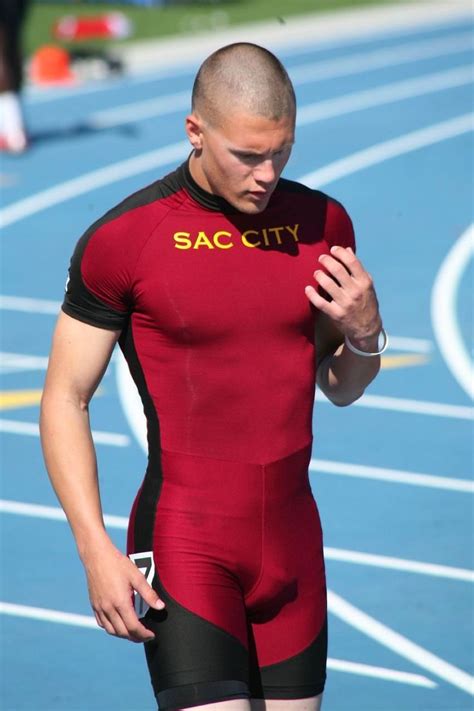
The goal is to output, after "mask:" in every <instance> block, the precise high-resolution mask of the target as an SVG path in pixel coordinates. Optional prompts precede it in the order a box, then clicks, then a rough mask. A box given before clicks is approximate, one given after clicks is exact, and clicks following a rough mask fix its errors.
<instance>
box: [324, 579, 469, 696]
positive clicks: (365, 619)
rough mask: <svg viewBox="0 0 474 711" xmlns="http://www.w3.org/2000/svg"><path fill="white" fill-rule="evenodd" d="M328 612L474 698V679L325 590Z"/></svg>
mask: <svg viewBox="0 0 474 711" xmlns="http://www.w3.org/2000/svg"><path fill="white" fill-rule="evenodd" d="M328 609H329V611H330V612H331V613H332V614H333V615H336V617H338V618H339V619H341V620H343V621H344V622H347V624H349V625H350V626H351V627H354V628H355V629H357V630H359V631H360V632H362V633H363V634H365V635H367V637H370V638H372V639H375V640H376V641H377V642H379V643H380V644H381V645H382V646H384V647H387V648H388V649H391V650H393V651H394V652H396V654H399V655H400V656H401V657H404V658H405V659H409V660H410V661H411V662H414V663H415V664H417V665H418V666H420V667H421V668H422V669H426V670H427V671H429V672H430V673H431V674H434V675H435V676H437V677H439V678H440V679H443V680H444V681H447V682H449V683H450V684H452V685H453V686H456V687H457V688H458V689H461V690H462V691H465V692H466V693H468V694H471V695H474V678H473V677H472V676H471V675H470V674H467V673H466V672H465V671H463V670H462V669H458V667H455V666H454V665H453V664H450V663H449V662H446V661H445V660H444V659H441V658H440V657H438V656H436V655H435V654H433V653H432V652H429V651H428V650H427V649H424V648H423V647H421V646H420V645H418V644H415V643H414V642H412V641H411V640H409V639H407V637H404V636H403V635H401V634H399V633H398V632H395V630H393V629H391V628H390V627H388V626H387V625H384V624H382V623H381V622H379V621H378V620H376V619H375V618H374V617H371V616H370V615H368V614H367V613H365V612H363V611H362V610H359V609H358V608H357V607H355V606H354V605H352V604H351V603H350V602H348V601H347V600H344V598H342V597H340V596H339V595H336V593H334V592H332V591H331V590H328Z"/></svg>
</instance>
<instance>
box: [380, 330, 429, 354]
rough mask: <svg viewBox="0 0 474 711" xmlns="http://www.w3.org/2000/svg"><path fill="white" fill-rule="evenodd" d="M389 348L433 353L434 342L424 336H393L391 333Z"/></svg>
mask: <svg viewBox="0 0 474 711" xmlns="http://www.w3.org/2000/svg"><path fill="white" fill-rule="evenodd" d="M389 350H399V351H411V352H414V353H431V352H432V350H433V343H432V342H431V341H428V340H427V339H424V338H404V337H403V336H392V334H390V343H389Z"/></svg>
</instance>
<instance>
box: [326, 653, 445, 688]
mask: <svg viewBox="0 0 474 711" xmlns="http://www.w3.org/2000/svg"><path fill="white" fill-rule="evenodd" d="M327 666H328V669H331V671H340V672H346V673H347V674H357V675H358V676H370V677H373V678H374V679H384V680H385V681H394V682H398V683H399V684H411V685H412V686H424V687H425V688H427V689H435V688H436V687H437V686H438V684H436V683H435V682H434V681H432V680H431V679H427V678H426V676H423V675H422V674H411V673H410V672H401V671H397V670H396V669H387V668H386V667H374V666H372V665H371V664H360V663H359V662H348V661H346V660H344V659H332V658H331V657H329V658H328V663H327Z"/></svg>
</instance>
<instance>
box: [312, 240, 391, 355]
mask: <svg viewBox="0 0 474 711" xmlns="http://www.w3.org/2000/svg"><path fill="white" fill-rule="evenodd" d="M330 251H331V254H330V255H329V254H323V255H321V256H320V257H319V261H320V263H321V264H322V265H323V266H324V269H325V270H326V272H328V273H325V272H324V271H323V270H320V269H318V270H316V271H315V272H314V275H313V276H314V278H315V280H316V282H317V283H318V284H319V285H320V286H321V287H322V288H323V289H324V290H325V291H326V293H327V294H329V296H330V297H331V298H332V301H327V300H326V299H325V298H324V297H322V296H321V295H320V294H319V293H318V292H317V290H316V289H315V288H314V287H313V286H307V287H306V289H305V293H306V296H307V297H308V299H309V300H310V301H311V303H312V304H313V305H314V306H315V307H316V308H317V309H319V310H320V311H322V312H323V313H325V314H326V315H327V316H329V317H330V318H331V319H332V320H333V321H334V323H335V324H336V326H337V327H338V328H339V330H340V331H341V332H342V333H343V334H344V335H345V336H347V337H348V338H349V339H350V341H351V342H352V343H353V344H354V345H358V346H359V347H360V348H361V349H362V350H366V348H367V346H368V348H369V350H370V347H371V346H370V344H371V343H373V339H374V338H375V339H377V336H378V334H379V333H380V330H381V328H382V320H381V317H380V313H379V305H378V301H377V295H376V293H375V289H374V285H373V282H372V277H371V276H370V274H369V273H368V272H366V270H365V269H364V267H363V266H362V264H361V262H360V261H359V259H357V257H356V256H355V254H354V252H353V251H352V249H351V248H350V247H337V246H334V247H331V250H330Z"/></svg>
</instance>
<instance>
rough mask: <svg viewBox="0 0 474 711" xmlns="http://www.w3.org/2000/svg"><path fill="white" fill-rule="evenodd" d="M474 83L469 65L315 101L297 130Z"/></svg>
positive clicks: (304, 111)
mask: <svg viewBox="0 0 474 711" xmlns="http://www.w3.org/2000/svg"><path fill="white" fill-rule="evenodd" d="M473 81H474V75H473V72H472V65H471V64H466V65H464V66H462V67H456V68H455V69H448V70H447V71H444V72H435V73H434V74H424V75H422V76H418V77H415V78H413V79H404V80H403V81H396V82H392V83H391V84H382V85H380V86H376V87H374V88H373V89H365V90H364V91H356V92H353V93H350V94H344V95H343V96H337V97H335V98H334V99H327V100H326V101H316V102H314V103H313V104H307V105H306V106H302V107H301V108H299V109H298V115H297V117H296V125H297V126H305V125H307V124H310V123H315V122H316V121H322V120H324V119H328V118H332V117H334V116H342V115H343V114H348V113H352V112H354V111H362V110H364V109H368V108H372V107H373V106H382V105H383V104H390V103H394V102H398V101H402V100H404V99H412V98H414V97H417V96H424V95H426V94H433V93H435V92H437V91H445V90H446V89H452V88H454V87H457V86H463V85H464V84H471V83H472V82H473Z"/></svg>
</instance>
